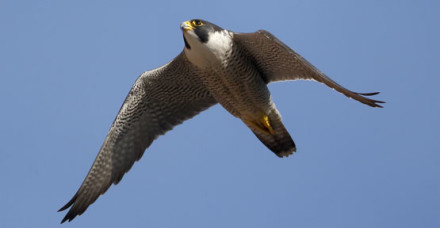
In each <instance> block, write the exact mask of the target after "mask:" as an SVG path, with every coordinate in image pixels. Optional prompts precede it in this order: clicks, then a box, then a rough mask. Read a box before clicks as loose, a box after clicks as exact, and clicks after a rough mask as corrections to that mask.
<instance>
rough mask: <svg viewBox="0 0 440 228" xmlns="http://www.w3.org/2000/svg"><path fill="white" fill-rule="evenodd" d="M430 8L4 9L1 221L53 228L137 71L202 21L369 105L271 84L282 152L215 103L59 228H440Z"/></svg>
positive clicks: (435, 22)
mask: <svg viewBox="0 0 440 228" xmlns="http://www.w3.org/2000/svg"><path fill="white" fill-rule="evenodd" d="M439 10H440V7H439V2H438V1H285V2H284V1H283V2H281V1H270V2H268V1H248V2H239V1H227V0H226V1H216V3H209V2H207V1H190V2H188V1H175V2H166V1H118V2H117V1H69V2H68V1H27V2H25V1H1V2H0V28H1V35H0V66H1V67H0V104H1V112H0V113H1V114H0V117H1V119H0V121H1V128H0V140H1V143H0V153H1V155H2V156H1V157H2V158H1V159H0V173H1V179H2V182H1V186H2V187H1V188H0V202H1V203H0V227H60V226H61V225H59V222H60V221H61V219H62V218H63V217H64V215H65V213H57V210H58V209H59V208H60V207H61V206H63V205H64V204H65V203H66V202H67V201H68V200H69V199H70V198H71V197H72V196H73V194H74V193H75V192H76V190H77V189H78V187H79V186H80V184H81V182H82V181H83V178H84V177H85V175H86V173H87V171H88V170H89V168H90V166H91V164H92V162H93V160H94V158H95V156H96V154H97V152H98V150H99V148H100V146H101V144H102V142H103V140H104V137H105V136H106V134H107V131H108V129H109V128H110V125H111V123H112V121H113V119H114V118H115V116H116V114H117V111H118V110H119V108H120V106H121V104H122V102H123V100H124V98H125V96H126V94H127V93H128V91H129V89H130V88H131V85H132V84H133V82H134V81H135V79H136V78H137V76H138V75H139V74H140V73H142V72H143V71H146V70H150V69H154V68H156V67H159V66H161V65H163V64H165V63H167V62H168V61H170V60H171V59H172V58H174V57H175V56H176V55H177V54H178V53H180V51H181V50H182V49H183V40H182V34H181V31H180V29H179V25H180V23H181V22H182V21H185V20H188V19H191V18H203V19H206V20H208V21H211V22H213V23H216V24H218V25H219V26H222V27H224V28H227V29H230V30H232V31H237V32H254V31H256V30H258V29H266V30H268V31H270V32H271V33H273V34H274V35H276V36H277V37H278V38H279V39H280V40H282V41H283V42H285V43H286V44H287V45H289V46H290V47H292V48H293V49H294V50H296V51H297V52H299V53H300V54H302V55H303V56H304V57H305V58H306V59H308V60H309V61H310V62H311V63H313V64H314V65H315V66H316V67H318V68H319V69H320V70H322V71H323V72H325V73H326V74H327V75H329V76H330V77H331V78H333V79H334V80H336V81H337V82H339V83H340V84H342V85H344V86H345V87H347V88H349V89H351V90H354V91H359V92H375V91H380V92H381V94H380V95H378V96H377V97H376V98H377V99H379V100H384V101H386V102H387V103H386V104H385V108H384V109H374V108H370V107H368V106H365V105H363V104H360V103H358V102H356V101H353V100H350V99H347V98H346V97H345V96H343V95H341V94H339V93H337V92H335V91H333V90H331V89H329V88H327V87H326V86H324V85H322V84H319V83H315V82H305V81H295V82H284V83H276V84H271V85H270V86H269V88H270V90H271V92H272V95H273V99H274V101H275V103H276V104H277V107H278V109H279V111H280V112H281V114H282V116H283V120H284V124H285V126H286V128H287V129H288V130H289V132H290V133H291V135H292V137H293V138H294V140H295V142H296V144H297V148H298V152H297V153H296V154H295V155H294V156H293V157H289V158H287V159H280V158H278V157H276V156H275V155H274V154H272V152H270V151H269V150H268V149H267V148H266V147H265V146H264V145H263V144H261V143H260V142H259V141H258V139H257V138H256V137H255V136H254V135H253V134H252V133H251V132H250V131H249V130H248V129H247V128H246V127H245V126H244V124H242V122H241V121H240V120H238V119H236V118H234V117H232V116H231V115H230V114H229V113H227V112H226V111H225V110H224V109H223V108H222V107H221V106H219V105H217V106H214V107H212V108H210V109H209V110H207V111H205V112H203V113H202V114H200V115H198V116H196V117H195V118H193V119H191V120H189V121H187V122H185V123H184V124H183V125H180V126H178V127H176V128H175V129H174V130H173V131H171V132H169V133H167V134H166V135H165V136H162V137H160V138H159V139H158V140H157V141H155V142H154V143H153V145H152V146H151V147H150V148H149V149H147V151H146V153H145V154H144V156H143V158H142V159H141V160H140V162H138V163H136V164H135V165H134V167H133V168H132V169H131V171H130V172H129V173H128V174H127V175H126V176H125V177H124V179H123V180H122V182H121V183H120V184H119V185H117V186H112V187H111V188H110V190H109V191H108V192H107V193H106V194H105V195H103V196H101V197H100V198H99V199H98V200H97V201H96V202H95V203H94V204H93V205H92V206H91V207H89V209H88V210H87V211H86V212H85V213H84V214H83V215H82V216H79V217H77V218H76V219H75V220H74V221H73V222H71V223H65V224H63V225H62V226H64V227H439V226H440V216H439V214H440V168H439V162H440V153H439V147H440V140H439V129H440V120H439V117H440V105H439V98H440V95H439V93H438V89H439V85H440V79H439V78H440V77H439V75H440V70H439V67H438V64H439V63H440V33H439V31H440V30H439V29H438V26H439V21H440V16H439V14H438V11H439Z"/></svg>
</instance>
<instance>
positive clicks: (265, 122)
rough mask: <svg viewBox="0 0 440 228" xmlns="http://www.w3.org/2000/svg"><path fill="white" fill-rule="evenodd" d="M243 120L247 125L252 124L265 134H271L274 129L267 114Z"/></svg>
mask: <svg viewBox="0 0 440 228" xmlns="http://www.w3.org/2000/svg"><path fill="white" fill-rule="evenodd" d="M243 121H244V122H245V123H246V124H247V125H249V126H252V127H254V128H256V129H258V130H260V131H262V132H265V133H267V134H271V135H273V134H274V133H275V131H274V130H273V128H272V126H271V125H270V121H269V116H267V115H263V116H262V117H261V118H260V119H259V120H246V119H243Z"/></svg>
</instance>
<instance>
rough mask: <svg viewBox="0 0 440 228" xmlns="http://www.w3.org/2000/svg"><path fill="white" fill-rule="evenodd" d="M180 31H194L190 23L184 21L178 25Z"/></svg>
mask: <svg viewBox="0 0 440 228" xmlns="http://www.w3.org/2000/svg"><path fill="white" fill-rule="evenodd" d="M180 29H182V30H183V31H190V30H193V29H194V26H192V25H191V22H189V21H185V22H182V24H180Z"/></svg>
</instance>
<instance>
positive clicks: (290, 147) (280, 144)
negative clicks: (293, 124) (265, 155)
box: [245, 110, 296, 158]
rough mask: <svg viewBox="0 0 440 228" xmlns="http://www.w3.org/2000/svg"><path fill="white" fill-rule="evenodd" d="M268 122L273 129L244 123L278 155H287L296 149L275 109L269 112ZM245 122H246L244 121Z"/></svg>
mask: <svg viewBox="0 0 440 228" xmlns="http://www.w3.org/2000/svg"><path fill="white" fill-rule="evenodd" d="M268 117H269V124H270V126H271V127H272V129H273V130H270V131H269V130H267V131H265V130H262V129H261V128H258V127H255V126H254V125H251V124H246V125H247V126H248V127H249V128H250V129H251V130H252V132H253V133H254V134H255V135H256V136H257V138H258V139H259V140H260V141H261V142H262V143H263V144H264V145H265V146H266V147H267V148H269V149H270V150H271V151H272V152H274V153H275V154H276V155H277V156H278V157H280V158H281V157H287V156H289V155H291V154H293V153H294V152H295V151H296V146H295V143H294V142H293V139H292V137H290V134H289V132H287V130H286V128H285V127H284V125H283V122H282V120H281V116H280V114H279V113H278V111H277V110H274V111H272V113H271V114H269V116H268ZM245 123H246V122H245Z"/></svg>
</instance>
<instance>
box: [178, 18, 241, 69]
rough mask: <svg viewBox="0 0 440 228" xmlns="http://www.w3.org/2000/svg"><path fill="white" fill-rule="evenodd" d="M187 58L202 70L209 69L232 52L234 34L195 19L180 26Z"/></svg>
mask: <svg viewBox="0 0 440 228" xmlns="http://www.w3.org/2000/svg"><path fill="white" fill-rule="evenodd" d="M180 28H181V29H182V32H183V39H184V41H185V49H184V52H185V54H186V56H187V58H188V59H189V60H190V62H192V63H193V64H195V65H196V66H198V67H200V68H204V67H209V66H210V65H212V64H214V63H216V62H217V63H218V61H222V59H224V58H226V56H227V54H228V53H230V52H231V50H232V49H231V47H232V44H233V40H232V36H233V33H232V32H231V31H228V30H226V29H223V28H220V27H219V26H217V25H215V24H212V23H210V22H208V21H205V20H200V19H193V20H189V21H185V22H183V23H182V24H181V25H180Z"/></svg>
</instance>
